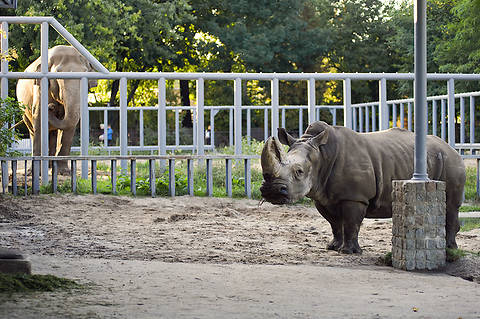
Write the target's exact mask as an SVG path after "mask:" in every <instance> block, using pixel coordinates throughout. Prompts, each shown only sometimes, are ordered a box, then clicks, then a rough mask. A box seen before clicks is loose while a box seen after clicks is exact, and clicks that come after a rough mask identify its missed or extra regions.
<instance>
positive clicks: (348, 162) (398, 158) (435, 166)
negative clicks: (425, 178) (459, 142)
mask: <svg viewBox="0 0 480 319" xmlns="http://www.w3.org/2000/svg"><path fill="white" fill-rule="evenodd" d="M334 132H335V139H336V143H337V158H336V160H335V164H334V166H333V168H332V171H331V172H330V175H329V177H328V178H329V181H328V184H327V187H326V191H327V192H328V195H327V197H328V198H329V199H330V200H332V201H333V202H340V201H343V200H353V201H359V202H363V203H365V204H366V205H368V212H367V217H390V216H391V202H392V197H391V192H392V181H393V180H405V179H410V178H411V177H412V175H413V165H414V160H413V157H414V134H413V133H411V132H409V131H406V130H403V129H396V128H394V129H389V130H386V131H381V132H374V133H356V132H354V131H351V130H349V129H347V128H343V127H335V131H334ZM427 153H428V155H427V156H428V161H427V162H428V170H427V171H428V174H429V178H430V179H433V180H442V181H447V195H448V194H449V193H450V197H451V200H455V201H458V200H459V201H460V203H461V192H462V191H463V184H464V182H465V168H464V166H463V161H462V159H461V157H460V156H459V155H458V153H457V152H456V151H455V150H454V149H452V148H451V147H450V146H448V144H446V143H445V142H443V141H442V140H441V139H439V138H437V137H433V136H429V137H428V138H427ZM462 176H463V177H462ZM460 188H461V190H460V195H458V194H457V193H458V191H453V189H460ZM453 197H455V198H453Z"/></svg>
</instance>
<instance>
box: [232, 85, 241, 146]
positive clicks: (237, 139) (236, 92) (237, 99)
mask: <svg viewBox="0 0 480 319" xmlns="http://www.w3.org/2000/svg"><path fill="white" fill-rule="evenodd" d="M233 91H234V101H233V104H234V106H235V125H234V131H235V155H239V154H242V79H240V78H236V79H235V83H234V90H233Z"/></svg>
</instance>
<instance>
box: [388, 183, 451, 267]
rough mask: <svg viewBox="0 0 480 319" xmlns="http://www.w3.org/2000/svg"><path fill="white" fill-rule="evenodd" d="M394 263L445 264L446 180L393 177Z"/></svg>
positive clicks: (417, 265) (410, 264) (397, 265)
mask: <svg viewBox="0 0 480 319" xmlns="http://www.w3.org/2000/svg"><path fill="white" fill-rule="evenodd" d="M392 197H393V203H392V206H393V207H392V210H393V214H392V222H393V227H392V232H393V237H392V264H393V267H395V268H400V269H404V270H423V269H428V270H434V269H439V268H442V267H445V261H446V250H445V247H446V246H445V244H446V241H445V235H446V232H445V218H446V210H445V208H446V197H445V183H444V182H439V181H415V180H404V181H393V193H392Z"/></svg>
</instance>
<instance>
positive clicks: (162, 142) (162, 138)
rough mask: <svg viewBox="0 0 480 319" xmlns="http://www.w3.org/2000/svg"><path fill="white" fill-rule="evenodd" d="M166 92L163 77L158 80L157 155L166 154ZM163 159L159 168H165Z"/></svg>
mask: <svg viewBox="0 0 480 319" xmlns="http://www.w3.org/2000/svg"><path fill="white" fill-rule="evenodd" d="M166 107H167V94H166V82H165V78H160V79H159V80H158V114H157V133H158V155H166V154H167V111H166ZM166 166H167V165H166V162H165V160H160V169H161V170H162V171H163V170H165V168H166Z"/></svg>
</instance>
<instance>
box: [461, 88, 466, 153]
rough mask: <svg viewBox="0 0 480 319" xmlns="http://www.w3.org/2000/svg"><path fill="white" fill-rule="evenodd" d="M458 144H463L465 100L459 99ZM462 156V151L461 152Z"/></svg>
mask: <svg viewBox="0 0 480 319" xmlns="http://www.w3.org/2000/svg"><path fill="white" fill-rule="evenodd" d="M460 143H462V144H463V143H465V98H464V97H461V98H460ZM462 154H463V150H462Z"/></svg>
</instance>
